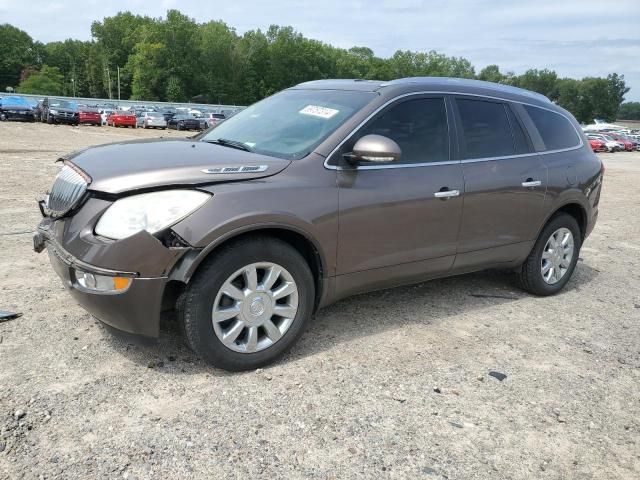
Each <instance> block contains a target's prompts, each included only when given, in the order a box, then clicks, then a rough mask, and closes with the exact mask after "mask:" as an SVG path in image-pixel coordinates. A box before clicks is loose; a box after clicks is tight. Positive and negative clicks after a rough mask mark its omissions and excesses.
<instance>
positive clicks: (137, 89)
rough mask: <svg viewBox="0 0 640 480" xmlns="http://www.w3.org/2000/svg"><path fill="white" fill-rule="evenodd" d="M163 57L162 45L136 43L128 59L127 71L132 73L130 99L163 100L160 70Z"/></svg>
mask: <svg viewBox="0 0 640 480" xmlns="http://www.w3.org/2000/svg"><path fill="white" fill-rule="evenodd" d="M164 55H165V46H164V45H163V44H162V43H146V42H145V43H138V44H137V45H136V47H135V49H134V53H133V55H131V56H130V57H129V61H128V62H127V69H128V70H129V71H131V73H132V83H131V99H133V100H160V99H162V98H165V91H164V89H163V88H162V84H163V76H164V72H163V71H162V69H161V65H162V62H163V58H164Z"/></svg>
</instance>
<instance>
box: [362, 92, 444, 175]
mask: <svg viewBox="0 0 640 480" xmlns="http://www.w3.org/2000/svg"><path fill="white" fill-rule="evenodd" d="M369 134H376V135H383V136H385V137H388V138H391V139H392V140H394V141H395V142H396V143H397V144H398V145H399V146H400V148H401V150H402V156H401V158H400V162H399V163H431V162H442V161H447V160H449V134H448V126H447V111H446V109H445V106H444V99H443V98H420V99H416V100H407V101H405V102H402V103H399V104H396V105H393V106H392V107H390V108H388V109H387V110H385V111H384V112H383V113H382V114H381V115H380V116H379V117H377V118H376V119H374V120H373V121H372V122H370V123H369V124H368V125H366V126H365V127H363V129H362V130H360V132H359V133H358V135H357V136H356V137H357V138H354V139H353V143H355V141H356V140H357V139H358V138H361V137H363V136H364V135H369Z"/></svg>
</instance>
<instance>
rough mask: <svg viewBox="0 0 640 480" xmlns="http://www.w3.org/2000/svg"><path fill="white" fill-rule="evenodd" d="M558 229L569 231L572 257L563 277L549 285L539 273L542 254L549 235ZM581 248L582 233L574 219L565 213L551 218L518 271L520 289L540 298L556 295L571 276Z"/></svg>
mask: <svg viewBox="0 0 640 480" xmlns="http://www.w3.org/2000/svg"><path fill="white" fill-rule="evenodd" d="M560 228H567V229H569V230H570V231H571V234H572V235H573V245H574V247H573V257H572V258H571V262H570V264H569V268H568V269H567V271H566V273H565V274H564V276H562V278H560V280H558V281H557V282H556V283H554V284H549V283H547V282H545V281H544V278H543V276H542V272H541V265H542V254H543V252H544V248H545V245H546V243H547V240H549V237H551V235H552V234H553V233H554V232H555V231H556V230H558V229H560ZM581 246H582V233H581V232H580V226H579V225H578V222H577V221H576V219H575V218H574V217H572V216H571V215H569V214H567V213H558V214H556V215H554V216H553V217H551V219H550V220H549V221H548V222H547V224H546V225H545V227H544V228H543V229H542V232H540V235H539V236H538V239H537V240H536V243H535V245H534V246H533V249H532V250H531V253H530V254H529V256H528V257H527V259H526V260H525V261H524V263H523V264H522V266H521V267H520V270H519V271H518V279H519V281H520V285H521V286H522V288H523V289H524V290H526V291H527V292H529V293H532V294H534V295H540V296H547V295H554V294H556V293H558V292H559V291H560V290H562V289H563V288H564V286H565V285H566V284H567V282H568V281H569V280H570V279H571V276H572V275H573V272H574V270H575V268H576V264H577V263H578V257H579V256H580V247H581Z"/></svg>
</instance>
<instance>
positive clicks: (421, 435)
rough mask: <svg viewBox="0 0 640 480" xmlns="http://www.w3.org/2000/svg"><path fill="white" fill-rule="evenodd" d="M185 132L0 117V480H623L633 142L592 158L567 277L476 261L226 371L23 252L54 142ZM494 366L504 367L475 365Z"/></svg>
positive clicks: (341, 306) (628, 473)
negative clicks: (127, 336) (597, 186)
mask: <svg viewBox="0 0 640 480" xmlns="http://www.w3.org/2000/svg"><path fill="white" fill-rule="evenodd" d="M159 135H167V136H177V135H183V132H179V133H178V132H175V131H172V132H160V131H145V130H125V129H114V128H111V127H101V128H98V127H80V128H74V127H68V126H50V125H43V124H35V125H34V124H18V123H0V175H1V179H0V310H14V311H19V312H22V313H23V316H22V317H21V318H18V319H16V320H12V321H8V322H4V323H0V477H2V478H79V479H90V478H129V479H132V478H139V479H143V478H197V479H200V478H202V479H205V478H206V479H217V478H247V479H253V478H268V479H278V478H283V479H294V478H318V479H345V478H355V477H358V478H427V479H431V478H433V479H447V478H448V479H581V480H585V479H609V480H610V479H637V478H640V435H639V432H640V215H639V213H638V212H639V211H640V195H639V194H638V185H640V153H617V154H612V155H602V158H603V159H604V162H605V165H606V175H605V182H604V191H603V194H602V200H601V204H600V205H601V206H600V220H599V222H598V225H597V226H596V229H595V231H594V233H593V234H592V235H591V237H590V238H589V239H588V240H587V242H586V244H585V245H584V248H583V249H582V252H581V258H580V260H581V261H580V262H579V264H578V269H577V271H576V274H575V275H574V277H573V279H572V280H571V282H570V283H569V284H568V286H567V289H566V290H565V291H564V292H563V293H562V294H560V295H557V296H555V297H550V298H535V297H532V296H530V295H528V294H526V293H524V292H522V291H520V290H519V289H517V287H515V286H514V283H513V279H512V277H511V275H509V274H506V273H496V272H485V273H477V274H472V275H466V276H460V277H456V278H450V279H446V280H439V281H433V282H429V283H424V284H421V285H417V286H413V287H408V288H398V289H394V290H387V291H383V292H378V293H373V294H368V295H361V296H358V297H355V298H351V299H348V300H344V301H341V302H339V303H338V304H336V305H333V306H331V307H329V308H327V309H325V310H322V311H321V312H319V314H318V315H317V318H316V319H315V321H314V322H313V323H312V326H311V327H310V329H309V330H308V331H307V332H306V334H305V335H304V336H303V338H302V340H301V341H300V342H299V343H298V344H297V345H296V346H295V347H294V349H293V350H292V352H291V353H290V354H289V355H288V356H287V357H286V358H285V359H284V360H282V361H280V362H278V363H277V364H275V365H273V366H272V367H270V368H266V369H264V370H260V371H256V372H250V373H244V374H229V373H225V372H222V371H218V370H215V369H213V368H211V367H209V366H207V365H205V364H204V363H202V362H200V361H198V360H197V359H195V358H194V356H193V355H192V354H191V353H190V352H189V350H188V349H187V348H186V347H184V346H183V342H182V339H181V337H180V335H179V333H178V330H177V328H176V327H175V325H172V324H170V323H169V324H167V325H165V327H164V329H163V334H162V338H161V340H160V342H159V344H158V345H157V346H150V347H139V346H133V345H130V344H127V343H123V342H122V341H119V340H117V339H115V338H113V337H112V336H111V335H110V334H109V333H108V332H107V331H105V330H104V329H103V328H102V327H101V326H100V325H99V324H98V323H97V322H96V321H95V320H93V319H92V318H91V317H90V316H89V315H88V314H87V313H85V312H84V311H83V310H82V309H81V308H79V307H78V306H76V305H75V304H74V302H73V301H72V299H71V298H70V296H69V295H68V294H67V293H66V292H65V291H64V289H63V287H62V285H61V283H60V281H59V280H58V278H57V277H56V275H55V274H54V273H53V271H52V269H51V268H50V266H49V263H48V259H47V256H46V255H45V254H41V255H37V254H35V253H34V252H33V251H32V249H31V235H30V232H31V231H33V229H34V227H35V225H36V224H37V223H38V221H39V212H38V209H37V207H36V204H35V201H34V199H35V198H36V197H37V196H39V195H40V194H41V193H42V192H44V191H45V190H46V189H47V188H48V187H49V186H50V185H51V183H52V180H53V176H54V175H55V173H56V171H57V167H56V165H54V163H53V161H54V160H55V159H56V158H57V156H58V155H60V154H62V153H65V152H68V151H71V150H74V149H77V148H80V147H84V146H87V145H93V144H99V143H106V142H112V141H119V140H127V139H131V138H140V137H153V136H159ZM492 371H495V372H499V373H503V374H505V375H506V378H504V379H503V380H502V381H500V380H498V379H496V378H494V377H493V376H490V374H489V373H490V372H492Z"/></svg>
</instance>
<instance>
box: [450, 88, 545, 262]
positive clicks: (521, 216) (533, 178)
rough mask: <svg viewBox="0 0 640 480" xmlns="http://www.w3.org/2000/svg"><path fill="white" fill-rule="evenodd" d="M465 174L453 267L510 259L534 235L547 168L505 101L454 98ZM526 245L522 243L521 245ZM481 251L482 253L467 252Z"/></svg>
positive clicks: (540, 208)
mask: <svg viewBox="0 0 640 480" xmlns="http://www.w3.org/2000/svg"><path fill="white" fill-rule="evenodd" d="M454 103H455V113H456V120H457V125H458V131H459V142H460V143H459V148H460V154H461V158H462V172H463V175H464V184H465V187H464V191H465V199H464V207H463V213H462V222H461V228H460V238H459V241H458V253H459V257H458V259H456V267H465V266H473V265H475V264H482V263H495V262H508V261H511V260H513V259H514V256H517V255H519V254H520V253H519V251H518V248H517V247H511V246H514V245H515V246H517V245H518V244H524V242H529V241H531V240H533V239H534V238H535V236H536V235H537V231H538V229H539V227H540V224H541V222H542V219H543V204H544V199H545V193H546V188H547V168H546V166H545V164H544V162H543V159H542V157H541V156H539V155H538V154H536V153H535V152H534V149H533V145H532V143H531V140H530V139H529V137H528V135H527V134H526V133H525V129H524V128H523V125H522V123H521V121H520V119H519V117H518V116H517V114H516V112H515V111H514V109H512V106H511V105H510V104H509V103H508V102H503V101H500V100H493V99H486V98H483V97H471V96H468V97H466V96H457V97H456V98H455V102H454ZM523 248H526V245H523ZM478 251H484V252H485V254H484V255H467V256H465V255H464V254H465V252H478Z"/></svg>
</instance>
